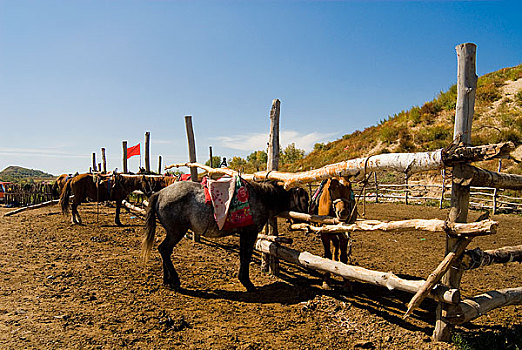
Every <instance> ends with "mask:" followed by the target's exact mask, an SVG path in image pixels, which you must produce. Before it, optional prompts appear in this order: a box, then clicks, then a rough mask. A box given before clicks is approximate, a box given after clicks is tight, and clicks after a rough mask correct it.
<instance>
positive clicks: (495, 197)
mask: <svg viewBox="0 0 522 350" xmlns="http://www.w3.org/2000/svg"><path fill="white" fill-rule="evenodd" d="M500 170H502V159H499V160H498V172H499V173H500ZM497 196H498V188H496V187H495V189H494V190H493V214H496V213H497V205H498V203H497Z"/></svg>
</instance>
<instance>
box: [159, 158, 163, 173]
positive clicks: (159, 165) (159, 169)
mask: <svg viewBox="0 0 522 350" xmlns="http://www.w3.org/2000/svg"><path fill="white" fill-rule="evenodd" d="M161 170H163V169H161V156H158V174H160V175H161V173H162V171H161Z"/></svg>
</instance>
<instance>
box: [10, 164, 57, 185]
mask: <svg viewBox="0 0 522 350" xmlns="http://www.w3.org/2000/svg"><path fill="white" fill-rule="evenodd" d="M55 178H56V176H54V175H51V174H47V173H44V172H43V171H40V170H34V169H26V168H22V167H19V166H8V167H7V168H5V169H4V170H2V171H0V181H9V182H25V181H30V180H33V181H43V180H54V179H55Z"/></svg>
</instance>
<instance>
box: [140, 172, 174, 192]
mask: <svg viewBox="0 0 522 350" xmlns="http://www.w3.org/2000/svg"><path fill="white" fill-rule="evenodd" d="M176 181H178V177H175V176H159V175H155V176H144V177H143V192H144V193H145V195H147V197H150V196H151V195H152V194H153V193H155V192H159V191H160V190H161V189H163V188H165V187H167V186H169V185H172V184H173V183H174V182H176Z"/></svg>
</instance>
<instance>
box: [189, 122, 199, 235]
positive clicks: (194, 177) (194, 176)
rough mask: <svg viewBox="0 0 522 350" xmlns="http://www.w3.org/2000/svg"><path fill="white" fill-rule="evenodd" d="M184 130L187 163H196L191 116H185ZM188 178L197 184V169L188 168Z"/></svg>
mask: <svg viewBox="0 0 522 350" xmlns="http://www.w3.org/2000/svg"><path fill="white" fill-rule="evenodd" d="M185 128H186V129H187V141H188V151H189V162H191V163H195V162H196V141H195V140H194V130H193V129H192V116H190V115H186V116H185ZM190 178H191V179H192V181H194V182H198V169H197V168H195V167H193V168H190ZM192 240H193V241H194V242H200V237H199V235H198V234H196V233H193V235H192Z"/></svg>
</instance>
